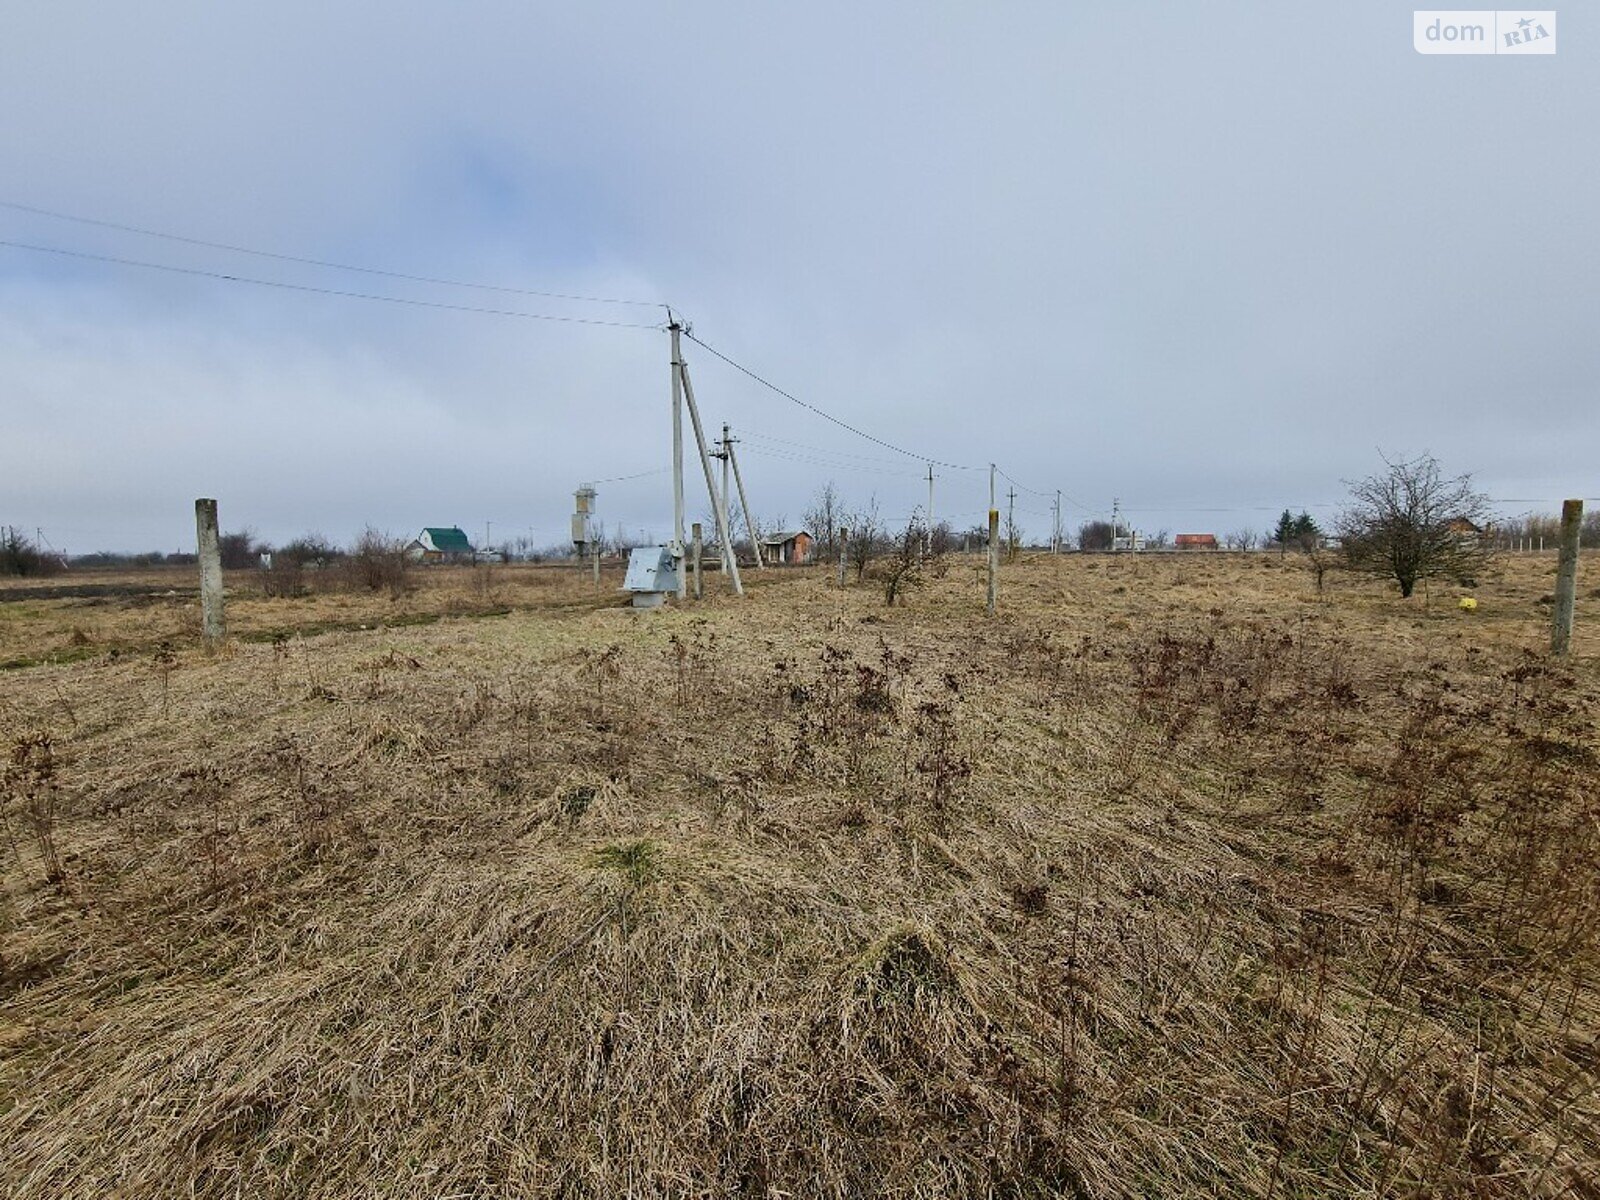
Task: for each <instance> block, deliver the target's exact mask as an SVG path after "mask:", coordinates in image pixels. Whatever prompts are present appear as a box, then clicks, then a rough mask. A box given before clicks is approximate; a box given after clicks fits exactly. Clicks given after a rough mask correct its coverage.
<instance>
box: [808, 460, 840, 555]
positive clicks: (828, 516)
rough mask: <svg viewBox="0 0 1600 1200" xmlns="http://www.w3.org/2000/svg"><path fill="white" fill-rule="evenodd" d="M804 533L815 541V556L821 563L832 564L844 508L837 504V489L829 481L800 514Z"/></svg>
mask: <svg viewBox="0 0 1600 1200" xmlns="http://www.w3.org/2000/svg"><path fill="white" fill-rule="evenodd" d="M800 519H801V520H802V521H804V522H805V526H806V532H808V533H809V534H810V535H811V536H812V537H814V538H815V539H816V540H817V554H818V557H819V558H820V559H821V560H822V561H823V562H833V561H834V560H835V559H836V558H838V557H839V529H840V527H841V526H843V525H845V524H846V522H845V519H844V507H843V506H842V505H841V504H840V502H839V489H838V488H836V487H834V486H833V481H832V480H831V479H830V480H829V481H828V482H827V483H825V484H824V485H823V486H822V490H821V491H819V492H818V493H817V494H816V497H815V498H814V499H813V500H812V501H811V507H810V508H808V509H806V511H805V512H804V513H802V514H801V516H800Z"/></svg>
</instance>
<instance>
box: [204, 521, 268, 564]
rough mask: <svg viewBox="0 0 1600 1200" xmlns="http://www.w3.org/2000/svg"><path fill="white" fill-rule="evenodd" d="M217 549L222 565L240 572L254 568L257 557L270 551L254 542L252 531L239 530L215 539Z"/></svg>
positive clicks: (265, 546) (253, 532)
mask: <svg viewBox="0 0 1600 1200" xmlns="http://www.w3.org/2000/svg"><path fill="white" fill-rule="evenodd" d="M217 548H218V552H219V553H220V554H221V556H222V565H223V566H224V567H226V568H227V569H228V570H230V571H242V570H244V569H245V568H247V567H253V566H255V565H256V564H257V562H258V561H259V556H260V555H262V554H265V553H267V552H268V551H269V550H271V549H272V547H270V546H267V545H265V544H263V543H260V542H257V541H256V533H255V530H253V529H240V530H236V531H234V532H233V533H225V534H223V535H222V536H221V537H220V538H218V539H217Z"/></svg>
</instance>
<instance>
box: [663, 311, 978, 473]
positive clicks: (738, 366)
mask: <svg viewBox="0 0 1600 1200" xmlns="http://www.w3.org/2000/svg"><path fill="white" fill-rule="evenodd" d="M683 336H684V337H686V338H688V339H689V340H690V341H691V342H693V343H694V344H695V345H697V346H699V347H700V348H701V349H703V350H705V351H706V352H707V353H708V354H711V355H713V356H715V357H717V358H720V359H721V360H722V361H723V362H725V363H727V364H728V365H729V366H730V367H732V368H733V369H734V370H735V371H738V372H740V373H741V374H744V375H748V376H749V377H750V378H751V379H753V380H755V381H756V382H757V383H759V384H760V385H761V386H762V387H764V388H767V389H768V390H769V391H773V392H776V393H777V394H778V395H780V396H782V397H783V398H784V399H785V400H788V401H790V402H792V403H794V404H798V405H799V406H800V407H801V408H803V409H806V410H807V411H809V412H813V413H816V415H817V416H819V417H821V418H822V419H823V420H825V421H831V422H832V423H833V424H835V425H837V426H838V427H839V428H840V429H844V430H848V431H849V432H850V433H853V434H855V435H856V436H857V437H859V438H865V439H866V440H867V441H869V442H872V443H873V444H874V445H878V446H882V447H883V448H884V449H885V450H893V451H894V452H895V453H896V454H904V455H905V456H906V457H907V458H914V459H916V460H917V461H918V462H925V463H932V464H933V465H934V466H936V467H948V468H950V469H951V470H953V471H977V470H981V469H983V468H980V467H972V466H967V465H965V464H963V463H953V462H944V461H942V460H941V459H937V458H929V457H928V456H927V455H926V454H918V453H916V452H915V451H912V450H907V449H906V448H905V447H904V446H897V445H895V444H894V443H893V442H886V441H884V440H883V439H882V438H880V437H874V436H873V435H872V434H870V433H868V432H866V430H864V429H857V428H856V427H855V426H854V425H851V424H850V423H848V422H847V421H841V420H840V419H839V418H838V417H836V416H834V415H833V414H832V413H830V412H826V411H824V410H823V409H820V408H818V407H817V406H816V405H815V404H808V403H806V401H804V400H802V399H800V397H798V396H796V395H794V394H793V393H792V392H786V391H784V390H783V389H782V388H781V387H779V386H778V385H777V384H775V383H773V382H772V381H771V380H768V379H763V378H762V377H761V376H760V375H757V374H756V373H755V372H754V371H752V370H751V369H750V368H749V367H747V366H744V365H743V364H742V363H737V362H734V360H733V359H731V358H729V357H728V356H727V355H726V354H724V353H722V351H720V350H718V349H716V348H715V347H712V346H708V345H707V344H706V343H705V342H703V341H701V340H700V339H699V338H697V337H695V335H694V334H692V333H690V332H689V331H688V330H687V329H685V330H684V331H683Z"/></svg>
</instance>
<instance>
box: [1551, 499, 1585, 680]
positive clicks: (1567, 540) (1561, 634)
mask: <svg viewBox="0 0 1600 1200" xmlns="http://www.w3.org/2000/svg"><path fill="white" fill-rule="evenodd" d="M1582 526H1583V501H1582V500H1568V501H1566V502H1565V503H1563V504H1562V505H1561V550H1560V553H1559V556H1558V557H1557V559H1556V607H1555V615H1554V617H1553V619H1552V624H1551V628H1550V653H1551V654H1555V655H1565V654H1566V653H1567V652H1568V651H1569V650H1570V649H1571V648H1572V610H1573V607H1574V605H1575V602H1576V601H1577V598H1578V533H1579V531H1580V529H1581V528H1582Z"/></svg>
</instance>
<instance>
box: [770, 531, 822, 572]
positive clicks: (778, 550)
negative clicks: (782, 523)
mask: <svg viewBox="0 0 1600 1200" xmlns="http://www.w3.org/2000/svg"><path fill="white" fill-rule="evenodd" d="M815 546H816V539H814V538H813V537H812V536H811V535H810V534H809V533H807V532H806V531H805V530H804V529H793V530H786V531H785V532H783V533H774V534H769V535H768V536H767V537H764V538H762V539H761V553H762V555H763V556H764V557H765V558H766V560H767V561H768V562H769V563H777V564H779V565H781V566H790V567H802V566H805V565H806V564H807V563H809V562H810V561H811V555H812V551H813V549H814V548H815Z"/></svg>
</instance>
